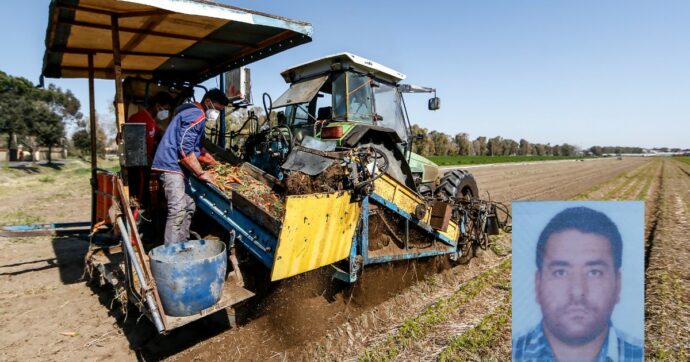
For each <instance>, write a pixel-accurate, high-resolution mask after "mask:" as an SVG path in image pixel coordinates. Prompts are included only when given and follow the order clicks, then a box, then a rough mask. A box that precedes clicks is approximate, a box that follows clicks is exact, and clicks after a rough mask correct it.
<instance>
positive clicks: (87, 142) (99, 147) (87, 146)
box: [72, 122, 108, 158]
mask: <svg viewBox="0 0 690 362" xmlns="http://www.w3.org/2000/svg"><path fill="white" fill-rule="evenodd" d="M90 131H91V130H90V129H86V128H82V129H80V130H78V131H76V132H74V134H72V145H73V146H74V148H76V149H77V150H79V152H81V154H82V155H86V154H89V153H91V132H90ZM107 144H108V136H107V135H106V133H105V131H103V128H102V127H101V126H100V122H96V154H97V155H98V156H99V157H101V158H105V147H106V145H107Z"/></svg>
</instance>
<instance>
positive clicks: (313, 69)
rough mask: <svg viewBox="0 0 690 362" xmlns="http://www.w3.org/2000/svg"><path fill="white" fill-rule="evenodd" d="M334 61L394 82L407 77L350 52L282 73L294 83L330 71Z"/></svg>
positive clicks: (301, 65) (311, 62)
mask: <svg viewBox="0 0 690 362" xmlns="http://www.w3.org/2000/svg"><path fill="white" fill-rule="evenodd" d="M333 63H341V65H342V66H343V67H344V68H353V69H356V70H360V71H364V72H367V73H371V74H373V75H375V76H377V77H380V78H382V79H385V80H388V81H390V82H393V83H398V82H400V81H402V80H404V79H405V78H406V76H405V74H402V73H400V72H398V71H397V70H394V69H391V68H388V67H387V66H385V65H382V64H379V63H376V62H375V61H373V60H369V59H366V58H363V57H360V56H358V55H355V54H352V53H348V52H343V53H338V54H332V55H328V56H325V57H322V58H319V59H314V60H311V61H308V62H306V63H302V64H299V65H295V66H294V67H291V68H288V69H286V70H284V71H282V72H281V73H280V75H282V76H283V79H284V80H285V82H287V83H292V82H296V81H298V80H300V79H304V78H309V77H312V76H314V75H316V74H322V73H325V72H328V71H330V70H331V65H332V64H333Z"/></svg>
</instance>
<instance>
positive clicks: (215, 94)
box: [201, 88, 230, 106]
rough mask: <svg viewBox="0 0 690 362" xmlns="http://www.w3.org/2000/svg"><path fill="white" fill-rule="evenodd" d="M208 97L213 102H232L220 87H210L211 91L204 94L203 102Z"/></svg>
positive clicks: (226, 103) (223, 103)
mask: <svg viewBox="0 0 690 362" xmlns="http://www.w3.org/2000/svg"><path fill="white" fill-rule="evenodd" d="M206 99H210V100H211V102H214V103H220V104H222V105H224V106H227V105H228V104H230V100H229V99H228V97H226V96H225V93H223V91H221V90H220V89H218V88H213V89H209V91H208V92H206V94H204V98H202V99H201V102H202V103H203V102H204V101H205V100H206Z"/></svg>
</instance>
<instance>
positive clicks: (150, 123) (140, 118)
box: [127, 109, 156, 161]
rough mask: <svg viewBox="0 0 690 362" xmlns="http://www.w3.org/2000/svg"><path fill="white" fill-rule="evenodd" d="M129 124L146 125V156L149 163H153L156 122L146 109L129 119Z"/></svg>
mask: <svg viewBox="0 0 690 362" xmlns="http://www.w3.org/2000/svg"><path fill="white" fill-rule="evenodd" d="M127 123H144V124H146V155H147V157H148V159H149V161H151V160H152V159H153V148H154V145H155V139H156V120H155V119H153V117H151V114H149V112H148V111H147V110H146V109H142V110H141V111H139V112H137V113H135V114H133V115H132V116H131V117H129V119H128V120H127Z"/></svg>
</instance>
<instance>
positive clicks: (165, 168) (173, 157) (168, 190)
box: [152, 89, 229, 244]
mask: <svg viewBox="0 0 690 362" xmlns="http://www.w3.org/2000/svg"><path fill="white" fill-rule="evenodd" d="M228 103H229V100H228V98H227V97H226V96H225V94H224V93H223V92H222V91H220V90H219V89H211V90H209V91H208V92H206V94H205V95H204V97H203V98H202V99H201V103H196V102H195V103H186V104H183V105H181V106H179V107H178V108H177V109H176V110H175V116H174V117H173V119H172V120H171V121H170V124H169V125H168V128H167V129H166V130H165V134H164V135H163V138H162V139H161V142H160V144H159V145H158V149H157V150H156V155H155V157H154V158H153V166H152V169H153V170H155V171H158V172H160V176H159V178H160V181H161V183H162V185H163V191H164V193H165V198H166V199H167V206H168V214H167V220H166V223H165V232H164V240H165V244H171V243H178V242H184V241H187V239H188V237H189V227H190V224H191V222H192V216H193V215H194V211H195V209H196V205H195V204H194V199H193V198H192V196H191V195H190V186H189V177H190V175H194V176H196V177H197V178H199V180H201V181H204V182H208V183H210V184H213V185H216V181H215V179H214V177H213V176H212V175H211V174H209V173H208V172H206V171H204V169H203V168H202V163H203V164H205V165H211V166H212V165H214V164H215V163H216V161H215V159H213V156H211V155H210V154H208V153H207V152H205V149H204V148H203V141H204V128H205V125H206V121H212V122H214V121H216V120H218V117H219V116H220V110H221V109H223V108H224V107H225V106H227V105H228Z"/></svg>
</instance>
